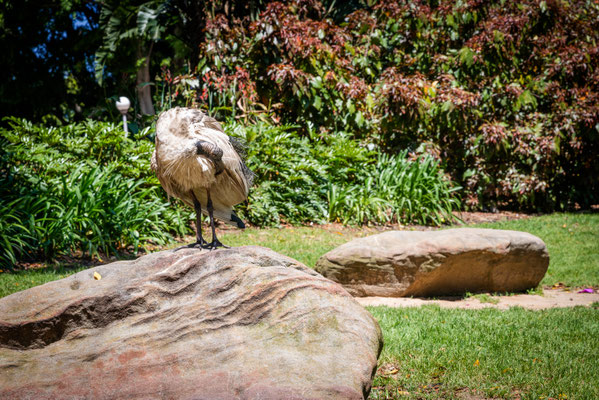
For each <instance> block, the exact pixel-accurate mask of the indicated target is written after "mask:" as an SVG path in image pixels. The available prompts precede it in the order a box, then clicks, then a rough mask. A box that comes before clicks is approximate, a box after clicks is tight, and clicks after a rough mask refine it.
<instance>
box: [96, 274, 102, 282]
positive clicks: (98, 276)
mask: <svg viewBox="0 0 599 400" xmlns="http://www.w3.org/2000/svg"><path fill="white" fill-rule="evenodd" d="M94 279H95V280H97V281H99V280H100V279H102V275H100V274H99V273H97V272H94Z"/></svg>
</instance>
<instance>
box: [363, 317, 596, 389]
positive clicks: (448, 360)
mask: <svg viewBox="0 0 599 400" xmlns="http://www.w3.org/2000/svg"><path fill="white" fill-rule="evenodd" d="M369 311H370V312H371V313H372V314H373V315H374V317H375V318H376V319H377V320H378V321H379V324H380V325H381V328H382V330H383V335H384V340H385V346H384V348H383V352H382V354H381V357H380V359H379V373H378V374H377V376H376V378H375V381H374V387H375V389H374V390H373V391H372V393H371V396H370V397H371V398H372V399H386V398H418V399H420V398H427V399H428V398H432V399H450V398H460V396H462V398H468V399H471V398H475V399H477V398H523V399H550V398H553V399H599V385H597V382H599V363H598V362H597V360H599V340H598V339H599V309H593V308H585V307H576V308H570V309H568V308H556V309H549V310H544V311H528V310H524V309H522V308H516V307H513V308H511V309H509V310H507V311H501V310H497V309H482V310H455V309H442V308H439V307H438V306H425V307H422V308H403V309H400V308H396V309H392V308H387V307H373V308H369ZM467 395H470V396H471V397H467Z"/></svg>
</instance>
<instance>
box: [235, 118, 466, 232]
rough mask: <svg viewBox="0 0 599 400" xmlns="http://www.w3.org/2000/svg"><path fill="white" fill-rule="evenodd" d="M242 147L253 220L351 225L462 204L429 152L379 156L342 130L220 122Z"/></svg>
mask: <svg viewBox="0 0 599 400" xmlns="http://www.w3.org/2000/svg"><path fill="white" fill-rule="evenodd" d="M227 129H228V130H229V133H230V134H231V135H234V136H237V137H241V138H242V139H244V140H245V141H246V142H247V144H248V160H247V162H248V166H249V167H250V168H251V169H252V170H253V171H254V172H255V173H256V187H255V188H254V189H253V190H252V191H251V192H250V198H249V201H248V204H247V205H246V206H245V207H242V212H243V215H244V216H245V217H246V218H248V219H249V221H250V222H251V223H252V224H255V225H260V226H268V225H277V224H279V223H281V222H287V223H291V224H300V223H306V222H310V221H313V222H326V221H331V222H333V221H340V222H343V223H350V224H368V223H393V222H401V223H422V224H433V225H440V224H443V223H445V222H448V221H451V220H453V219H454V218H455V217H454V216H453V215H452V213H451V212H452V211H454V210H458V209H459V208H460V206H461V204H460V201H459V199H458V196H457V190H459V187H456V186H455V185H454V184H452V182H451V181H450V180H449V179H448V178H447V177H446V176H444V174H443V172H442V170H441V168H440V166H439V162H438V161H436V160H434V159H433V158H432V157H431V156H422V157H417V158H415V159H414V160H409V159H408V153H407V151H403V152H401V153H399V154H397V155H395V156H388V155H381V154H379V153H377V152H374V151H369V150H367V149H366V148H365V147H363V146H360V145H359V142H358V141H356V140H352V139H350V138H349V137H348V136H347V135H345V134H343V133H337V134H335V135H327V134H321V135H317V134H315V133H314V132H311V134H310V137H309V138H308V137H302V136H300V135H299V133H298V132H297V130H295V129H294V127H291V126H282V127H276V126H273V125H270V124H267V123H264V122H259V123H256V124H254V125H250V126H248V127H244V126H243V125H241V124H238V123H231V124H229V125H227Z"/></svg>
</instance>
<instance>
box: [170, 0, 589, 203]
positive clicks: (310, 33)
mask: <svg viewBox="0 0 599 400" xmlns="http://www.w3.org/2000/svg"><path fill="white" fill-rule="evenodd" d="M324 4H328V2H323V1H317V0H309V1H304V0H302V1H299V0H295V1H289V2H277V1H269V2H264V7H263V11H262V12H261V13H260V14H259V15H257V16H255V17H253V18H250V17H246V18H230V17H228V16H227V15H226V14H225V13H221V14H217V15H214V16H211V17H210V18H209V19H208V21H207V23H206V36H205V38H206V40H205V42H204V43H203V44H202V55H203V57H202V59H201V60H200V61H199V64H198V69H197V72H196V73H195V74H193V76H191V77H189V76H188V77H187V78H186V79H187V80H189V79H192V78H195V79H196V81H197V89H193V88H192V89H187V91H186V90H184V88H181V90H177V91H174V92H173V93H187V96H186V97H185V101H187V102H189V99H192V102H194V103H195V104H197V105H198V106H201V107H214V106H220V112H221V113H224V112H229V113H230V114H232V115H237V116H239V114H243V115H247V114H248V112H249V113H250V114H251V110H254V111H256V112H259V111H260V110H262V109H263V108H268V109H270V110H272V111H275V112H276V114H277V118H280V119H281V120H282V121H283V123H292V124H294V125H297V126H298V129H299V131H300V132H302V134H304V135H307V134H308V131H309V130H310V129H315V130H317V131H320V129H324V130H326V131H328V132H337V131H345V132H348V133H349V134H351V135H352V136H354V137H357V138H359V139H364V138H366V139H368V140H370V141H374V142H376V143H378V144H379V145H380V146H381V148H382V149H384V150H385V151H386V152H389V153H391V154H393V153H395V152H397V151H398V150H404V149H408V150H410V151H415V150H416V149H418V148H419V147H421V146H422V145H425V146H426V147H427V148H429V149H431V151H433V152H434V153H435V155H436V156H438V157H440V159H441V160H442V165H443V166H444V168H445V169H446V170H447V171H448V172H450V173H451V175H452V177H453V179H454V180H455V181H457V182H459V183H460V184H461V185H462V186H464V187H465V188H466V190H467V192H466V203H467V205H469V206H470V207H472V208H482V207H488V208H491V207H493V206H501V207H511V208H521V209H540V210H547V211H548V210H554V209H564V208H572V207H574V206H576V204H578V205H580V206H582V207H589V206H590V205H592V204H594V203H596V202H598V201H599V197H598V195H597V193H599V178H598V177H599V164H598V163H596V162H595V157H596V154H597V149H598V148H599V87H598V86H597V82H599V69H598V68H597V67H596V66H597V65H599V45H598V43H599V25H598V24H599V23H598V21H599V5H598V4H597V2H593V1H585V0H577V1H571V2H558V1H542V2H540V3H539V1H537V0H519V1H512V2H505V1H503V0H502V1H499V0H495V1H468V2H464V1H461V0H451V1H443V2H437V1H405V0H402V1H378V2H376V4H375V5H374V6H371V7H365V6H360V5H359V4H358V3H355V2H354V3H351V4H348V5H345V6H343V7H341V6H331V7H328V6H327V7H325V6H324ZM173 81H176V79H173ZM177 82H183V80H181V79H179V80H178V81H177ZM178 85H182V83H178ZM190 90H191V92H193V91H196V95H195V96H194V95H193V94H190ZM215 99H219V100H218V101H216V102H215ZM261 103H262V104H261ZM273 103H274V104H273Z"/></svg>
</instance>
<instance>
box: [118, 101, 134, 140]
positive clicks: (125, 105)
mask: <svg viewBox="0 0 599 400" xmlns="http://www.w3.org/2000/svg"><path fill="white" fill-rule="evenodd" d="M129 107H131V102H130V101H129V99H128V98H126V97H125V96H121V97H120V98H119V99H118V100H117V102H116V108H117V109H118V110H119V112H120V113H121V115H122V116H123V130H124V131H125V133H127V132H129V130H128V129H127V111H129Z"/></svg>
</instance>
